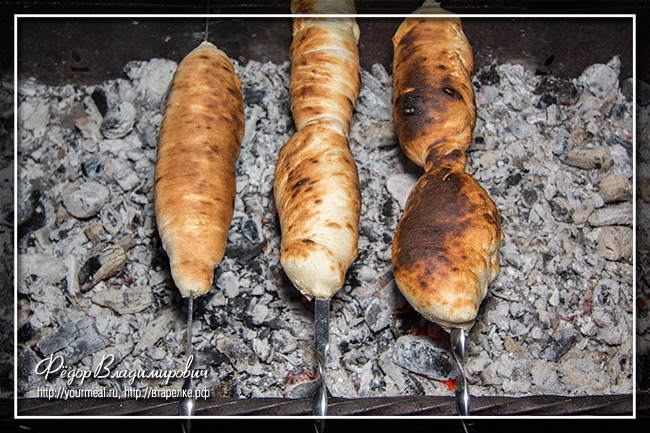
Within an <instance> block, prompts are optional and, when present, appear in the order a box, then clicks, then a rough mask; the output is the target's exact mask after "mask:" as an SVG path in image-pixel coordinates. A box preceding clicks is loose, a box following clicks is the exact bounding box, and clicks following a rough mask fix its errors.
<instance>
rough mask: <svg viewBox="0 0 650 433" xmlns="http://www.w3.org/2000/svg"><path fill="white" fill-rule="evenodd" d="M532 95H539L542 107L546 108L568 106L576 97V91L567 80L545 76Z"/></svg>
mask: <svg viewBox="0 0 650 433" xmlns="http://www.w3.org/2000/svg"><path fill="white" fill-rule="evenodd" d="M533 93H534V94H536V95H541V98H540V102H542V101H543V104H544V106H548V105H552V104H568V103H569V102H570V101H572V100H573V99H574V98H575V97H576V95H577V93H578V89H577V88H576V87H575V85H574V84H573V82H572V81H571V80H569V79H566V78H559V77H552V76H545V77H543V78H542V79H541V80H540V82H539V83H538V85H537V87H536V88H535V90H534V91H533Z"/></svg>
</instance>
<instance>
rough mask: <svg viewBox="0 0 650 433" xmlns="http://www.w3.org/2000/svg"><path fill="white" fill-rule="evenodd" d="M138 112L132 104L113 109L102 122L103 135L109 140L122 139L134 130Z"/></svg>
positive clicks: (124, 104) (122, 104)
mask: <svg viewBox="0 0 650 433" xmlns="http://www.w3.org/2000/svg"><path fill="white" fill-rule="evenodd" d="M135 115H136V110H135V107H134V106H133V104H131V103H130V102H123V103H121V104H120V105H118V106H117V107H113V108H111V109H110V110H109V111H108V112H107V113H106V115H105V116H104V120H102V124H101V130H102V135H103V136H104V137H106V138H108V139H114V138H122V137H124V136H125V135H127V134H128V133H129V132H131V130H133V125H134V124H135Z"/></svg>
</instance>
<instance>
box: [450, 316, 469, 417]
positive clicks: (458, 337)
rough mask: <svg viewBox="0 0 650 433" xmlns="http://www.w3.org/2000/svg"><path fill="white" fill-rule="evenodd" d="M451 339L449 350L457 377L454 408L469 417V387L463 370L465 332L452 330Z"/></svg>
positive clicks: (457, 329) (456, 329)
mask: <svg viewBox="0 0 650 433" xmlns="http://www.w3.org/2000/svg"><path fill="white" fill-rule="evenodd" d="M449 336H450V339H451V348H452V352H453V354H454V360H456V365H457V367H458V376H456V387H455V388H456V408H457V409H458V414H459V415H461V416H467V415H469V386H468V384H467V378H466V377H465V370H464V369H463V362H464V360H465V337H466V336H467V334H466V332H465V330H464V329H462V328H453V329H452V330H451V332H450V334H449Z"/></svg>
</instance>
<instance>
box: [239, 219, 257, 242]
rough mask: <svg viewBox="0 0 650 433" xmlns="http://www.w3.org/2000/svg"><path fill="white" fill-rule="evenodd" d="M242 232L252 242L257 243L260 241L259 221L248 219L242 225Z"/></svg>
mask: <svg viewBox="0 0 650 433" xmlns="http://www.w3.org/2000/svg"><path fill="white" fill-rule="evenodd" d="M242 233H243V234H244V236H245V237H246V239H248V240H249V241H250V242H251V243H252V244H257V243H258V242H259V241H260V227H259V223H258V222H256V221H255V220H252V219H247V220H246V221H244V224H243V225H242Z"/></svg>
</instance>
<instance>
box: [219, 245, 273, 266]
mask: <svg viewBox="0 0 650 433" xmlns="http://www.w3.org/2000/svg"><path fill="white" fill-rule="evenodd" d="M267 243H268V242H267V241H266V240H262V241H261V242H258V243H257V244H250V243H248V242H242V243H240V244H238V245H227V246H226V253H225V255H226V256H227V257H230V258H233V259H237V260H238V261H240V262H242V263H248V262H249V261H250V260H252V259H253V258H255V257H257V256H258V255H259V254H260V253H261V252H262V251H264V248H265V247H266V246H267Z"/></svg>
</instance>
